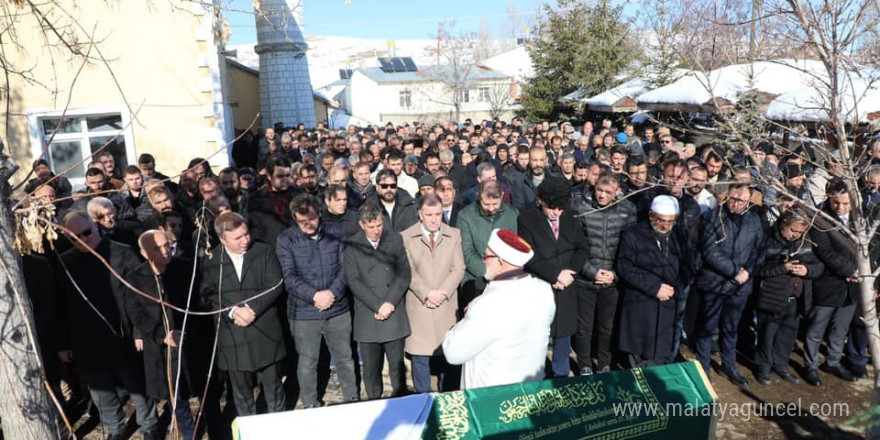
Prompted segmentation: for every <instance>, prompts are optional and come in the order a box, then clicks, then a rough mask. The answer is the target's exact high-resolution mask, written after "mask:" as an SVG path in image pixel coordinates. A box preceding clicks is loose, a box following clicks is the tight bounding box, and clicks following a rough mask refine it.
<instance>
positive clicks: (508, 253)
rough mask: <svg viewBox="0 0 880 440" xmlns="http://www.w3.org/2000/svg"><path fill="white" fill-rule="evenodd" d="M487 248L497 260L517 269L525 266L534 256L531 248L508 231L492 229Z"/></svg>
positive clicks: (514, 233)
mask: <svg viewBox="0 0 880 440" xmlns="http://www.w3.org/2000/svg"><path fill="white" fill-rule="evenodd" d="M488 247H489V249H492V252H495V255H498V258H500V259H502V260H504V261H506V262H508V263H510V264H512V265H514V266H517V267H523V266H525V265H526V263H528V262H529V260H531V259H532V257H533V256H535V252H534V251H533V250H532V246H531V245H529V244H528V243H526V241H525V240H523V239H522V238H521V237H520V236H519V235H516V232H513V231H511V230H509V229H493V230H492V235H490V236H489V245H488Z"/></svg>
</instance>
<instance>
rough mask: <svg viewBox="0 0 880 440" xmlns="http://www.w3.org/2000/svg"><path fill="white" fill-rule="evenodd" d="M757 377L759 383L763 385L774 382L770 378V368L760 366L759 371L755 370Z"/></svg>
mask: <svg viewBox="0 0 880 440" xmlns="http://www.w3.org/2000/svg"><path fill="white" fill-rule="evenodd" d="M755 379H757V380H758V383H759V384H761V385H770V384H771V383H773V382H772V381H771V380H770V369H769V368H762V367H758V371H755Z"/></svg>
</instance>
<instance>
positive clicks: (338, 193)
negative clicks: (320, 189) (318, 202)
mask: <svg viewBox="0 0 880 440" xmlns="http://www.w3.org/2000/svg"><path fill="white" fill-rule="evenodd" d="M321 220H322V221H324V222H328V223H336V224H337V225H339V227H340V229H342V230H343V231H344V232H345V236H346V237H351V236H352V235H354V234H357V233H358V232H359V231H360V230H361V228H360V227H359V226H358V214H357V210H356V209H353V208H350V207H349V204H348V191H347V190H346V189H345V187H344V186H342V185H327V188H326V189H325V190H324V209H323V210H322V211H321Z"/></svg>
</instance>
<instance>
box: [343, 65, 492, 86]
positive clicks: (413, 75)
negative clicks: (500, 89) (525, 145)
mask: <svg viewBox="0 0 880 440" xmlns="http://www.w3.org/2000/svg"><path fill="white" fill-rule="evenodd" d="M455 69H456V67H454V66H449V65H444V66H424V67H419V70H418V71H417V72H384V71H382V69H381V68H378V67H365V68H362V69H357V70H358V72H361V73H363V74H364V75H366V76H367V77H368V78H370V79H372V80H373V81H375V82H377V83H379V84H392V83H414V82H434V81H438V78H445V77H450V76H452V75H453V74H454V72H455ZM459 69H462V70H461V75H462V76H464V75H465V73H464V72H465V70H464V69H465V67H459ZM467 78H468V79H469V80H472V81H480V80H486V79H504V78H508V75H505V74H504V73H502V72H496V71H494V70H489V69H483V68H480V67H478V66H473V67H472V68H471V69H470V72H469V73H467Z"/></svg>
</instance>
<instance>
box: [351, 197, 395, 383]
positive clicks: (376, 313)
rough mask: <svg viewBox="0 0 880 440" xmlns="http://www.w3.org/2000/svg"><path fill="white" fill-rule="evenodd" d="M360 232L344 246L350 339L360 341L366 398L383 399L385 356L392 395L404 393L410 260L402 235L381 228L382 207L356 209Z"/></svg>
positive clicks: (372, 205)
mask: <svg viewBox="0 0 880 440" xmlns="http://www.w3.org/2000/svg"><path fill="white" fill-rule="evenodd" d="M359 219H360V220H359V224H360V227H361V229H362V231H361V232H358V233H357V234H355V235H354V237H351V239H350V241H348V243H347V244H346V247H345V263H346V264H345V279H346V281H347V282H348V285H349V287H350V288H351V292H352V296H353V298H354V301H353V303H354V324H353V329H354V340H355V341H357V342H359V343H360V348H361V355H362V356H363V361H364V376H363V377H364V385H365V388H366V391H367V397H368V398H370V399H378V398H380V397H382V388H383V387H382V366H383V365H384V363H385V359H384V358H385V357H387V358H388V371H389V378H390V381H391V396H392V397H397V396H401V395H403V394H404V393H405V392H406V367H405V366H404V364H403V349H404V341H405V339H406V337H407V336H409V334H410V327H409V319H408V318H407V315H406V307H405V306H404V298H405V296H406V291H407V288H409V283H410V277H411V274H410V267H409V260H407V257H406V249H404V247H403V239H402V238H401V237H400V234H399V233H397V232H394V231H389V230H386V229H384V227H383V224H382V223H383V220H384V219H383V216H382V212H381V208H379V207H378V206H376V205H374V204H372V203H368V204H365V205H363V206H361V208H360V210H359Z"/></svg>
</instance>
